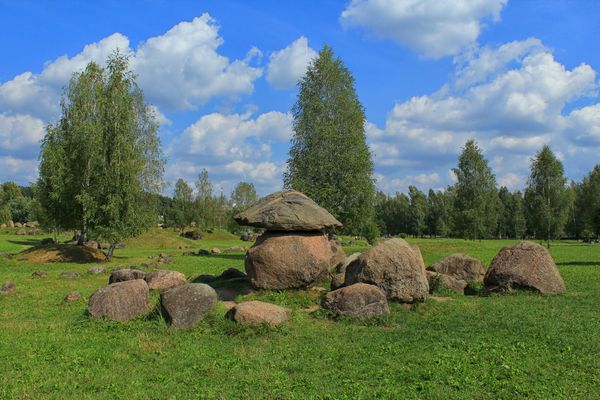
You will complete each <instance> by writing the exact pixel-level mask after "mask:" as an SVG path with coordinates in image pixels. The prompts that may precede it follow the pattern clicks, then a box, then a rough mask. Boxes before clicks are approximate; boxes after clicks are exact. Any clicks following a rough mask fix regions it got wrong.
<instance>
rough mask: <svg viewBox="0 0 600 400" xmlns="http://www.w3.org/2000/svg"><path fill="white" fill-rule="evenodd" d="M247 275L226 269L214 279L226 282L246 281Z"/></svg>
mask: <svg viewBox="0 0 600 400" xmlns="http://www.w3.org/2000/svg"><path fill="white" fill-rule="evenodd" d="M247 278H248V275H246V274H245V273H243V272H242V271H240V270H239V269H237V268H228V269H226V270H225V271H223V272H221V275H219V276H218V277H216V278H215V279H216V280H219V281H228V280H232V279H247Z"/></svg>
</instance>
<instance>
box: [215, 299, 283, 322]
mask: <svg viewBox="0 0 600 400" xmlns="http://www.w3.org/2000/svg"><path fill="white" fill-rule="evenodd" d="M225 317H226V318H229V319H230V320H232V321H234V322H237V323H238V324H241V325H263V324H267V325H271V326H276V325H280V324H282V323H284V322H286V321H287V320H288V319H289V310H288V309H286V308H283V307H279V306H276V305H275V304H270V303H265V302H262V301H256V300H254V301H246V302H243V303H240V304H237V305H236V306H235V307H233V308H231V309H230V310H229V311H227V314H225Z"/></svg>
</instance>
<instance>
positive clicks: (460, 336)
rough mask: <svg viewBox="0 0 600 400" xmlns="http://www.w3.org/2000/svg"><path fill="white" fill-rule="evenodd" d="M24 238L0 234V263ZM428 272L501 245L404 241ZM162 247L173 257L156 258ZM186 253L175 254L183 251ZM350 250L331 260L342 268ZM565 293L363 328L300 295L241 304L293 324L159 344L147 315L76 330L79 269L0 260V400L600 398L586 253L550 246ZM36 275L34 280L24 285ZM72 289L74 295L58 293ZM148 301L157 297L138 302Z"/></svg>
mask: <svg viewBox="0 0 600 400" xmlns="http://www.w3.org/2000/svg"><path fill="white" fill-rule="evenodd" d="M37 240H39V238H36V239H35V240H32V239H31V238H30V237H23V236H15V235H12V234H7V233H6V232H0V252H13V253H14V252H18V251H20V250H23V249H25V248H28V247H29V246H31V245H32V244H34V242H36V241H37ZM409 241H410V242H411V243H416V244H418V245H419V246H420V247H421V249H422V252H423V256H424V258H425V262H426V263H427V264H430V263H432V262H434V261H436V260H438V259H440V258H442V257H444V256H446V255H449V254H451V253H454V252H464V253H466V254H469V255H471V256H474V257H477V258H479V259H481V260H483V261H484V262H485V263H486V264H489V262H490V261H491V259H492V258H493V256H494V255H495V254H496V253H497V251H498V250H499V249H500V248H501V247H502V246H504V245H507V244H511V243H514V242H510V241H482V242H472V241H463V240H447V239H443V240H442V239H440V240H433V239H423V240H410V239H409ZM170 246H173V247H170ZM186 246H189V249H183V250H181V249H177V247H186ZM230 246H248V243H244V242H241V241H238V240H236V239H235V238H230V237H228V236H227V235H219V234H218V233H217V234H214V235H212V237H208V238H207V239H203V240H200V241H197V242H193V241H189V240H185V239H179V238H178V237H177V235H176V234H175V233H174V232H167V231H165V232H161V233H158V232H157V231H155V232H154V234H150V235H146V236H144V237H142V238H138V239H136V240H133V241H130V246H129V247H128V248H126V249H122V250H117V251H116V253H115V254H116V256H115V259H114V260H113V261H112V262H111V264H110V265H108V266H109V267H111V268H112V267H117V266H129V265H136V264H138V265H139V264H140V263H141V262H145V261H148V259H147V256H148V255H156V254H158V253H159V252H161V251H163V252H164V251H166V252H167V253H169V254H181V253H182V252H184V251H189V250H190V249H191V248H194V249H197V248H200V247H202V248H205V249H210V248H212V247H220V248H225V247H230ZM360 246H364V244H361V243H359V244H358V245H357V247H355V248H352V249H346V251H347V253H350V252H352V251H355V250H357V249H359V248H360ZM551 253H552V256H553V257H554V259H555V261H556V263H557V264H558V266H559V268H560V271H561V274H562V276H563V278H564V279H565V283H566V286H567V293H566V294H565V295H562V296H542V295H537V294H530V293H518V294H511V295H505V296H497V295H496V296H490V297H480V296H464V297H459V296H454V297H453V299H452V300H451V301H447V302H443V303H438V302H434V301H432V300H428V301H427V302H425V303H423V304H421V305H418V306H414V307H412V308H411V309H405V308H404V307H402V306H400V305H397V304H393V305H392V307H391V308H392V314H391V316H389V317H387V318H384V319H379V320H375V321H370V322H358V321H351V320H342V321H337V322H334V321H331V320H329V319H327V317H326V316H325V314H324V313H322V312H319V311H317V312H313V313H309V312H305V311H303V310H305V309H306V308H309V307H310V306H311V305H315V304H318V302H319V296H318V295H317V294H315V292H314V291H307V292H302V291H288V292H263V293H254V294H251V295H248V296H247V297H249V298H250V297H251V298H258V299H261V300H265V301H269V302H272V303H276V304H280V305H284V306H287V307H290V308H292V309H293V313H292V318H291V321H290V322H289V323H288V324H286V325H285V326H283V327H280V328H264V327H263V328H240V327H238V326H236V325H234V324H233V323H231V322H229V321H227V320H225V319H224V317H223V316H224V314H225V308H224V306H222V305H221V304H219V305H218V306H217V307H216V308H215V309H214V310H213V312H211V314H210V315H209V316H208V318H207V319H206V320H205V321H203V322H202V323H201V325H200V326H198V327H197V328H195V329H193V330H188V331H175V330H172V329H170V328H169V327H168V326H167V325H166V324H165V322H164V321H163V320H162V319H161V317H160V315H159V314H158V313H156V312H152V313H150V314H149V315H148V316H147V317H145V318H141V319H138V320H135V321H132V322H129V323H112V322H107V321H95V320H90V319H88V318H87V317H86V315H85V311H86V307H87V303H86V302H84V301H82V302H75V303H70V304H65V303H63V301H62V299H63V297H64V296H65V295H66V294H67V293H69V292H70V291H73V290H79V291H80V292H81V293H82V294H83V295H84V297H85V298H86V299H87V298H88V297H89V296H90V295H91V294H92V293H93V292H94V291H95V290H97V289H98V288H100V287H102V286H104V285H106V283H107V281H108V274H101V275H90V274H87V273H86V271H87V269H88V268H90V267H91V266H93V265H91V264H79V265H77V264H68V263H61V264H46V265H32V264H24V263H19V262H17V261H14V260H10V261H7V260H4V259H0V284H2V283H3V282H4V281H6V280H11V281H13V282H14V283H15V284H16V286H17V290H16V293H15V294H13V295H10V296H0V369H1V370H0V399H88V398H94V399H96V398H99V399H120V398H125V399H194V398H209V399H212V398H219V399H220V398H222V399H239V398H248V399H274V398H281V399H358V398H369V399H370V398H373V399H375V398H377V399H381V398H390V399H413V398H415V399H417V398H419V399H421V398H423V399H500V398H501V399H515V398H535V399H557V398H558V399H562V398H564V399H576V398H580V399H594V398H600V308H599V304H600V246H599V245H584V244H580V243H575V242H561V243H557V244H556V245H555V246H554V247H553V248H552V250H551ZM230 267H235V268H239V269H242V270H243V254H242V253H234V254H221V255H212V256H206V257H192V256H181V255H177V256H175V257H174V263H173V264H171V265H168V266H166V268H168V269H174V270H178V271H181V272H183V273H185V274H186V275H188V276H192V275H195V274H200V273H210V274H216V273H219V272H221V271H223V270H225V269H227V268H230ZM36 269H44V270H46V271H48V273H49V276H48V277H47V278H45V279H33V278H31V276H30V275H31V273H32V271H34V270H36ZM63 271H77V272H80V273H82V276H81V277H80V278H78V279H74V280H67V279H62V278H60V277H59V274H60V273H61V272H63ZM153 301H155V302H156V301H157V296H156V295H154V296H153Z"/></svg>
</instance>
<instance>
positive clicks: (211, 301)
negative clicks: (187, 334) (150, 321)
mask: <svg viewBox="0 0 600 400" xmlns="http://www.w3.org/2000/svg"><path fill="white" fill-rule="evenodd" d="M216 303H217V292H215V290H214V289H213V288H212V287H210V286H208V285H205V284H202V283H187V284H185V285H182V286H178V287H176V288H173V289H170V290H167V291H166V292H163V293H162V294H161V295H160V304H161V309H162V312H163V315H164V316H165V318H166V319H167V321H168V322H169V324H170V325H171V326H172V327H174V328H178V329H186V328H193V327H194V326H196V325H197V324H198V322H199V321H200V320H201V319H202V318H203V317H204V316H205V315H206V314H207V313H208V312H209V311H210V310H211V309H212V308H213V307H214V305H215V304H216Z"/></svg>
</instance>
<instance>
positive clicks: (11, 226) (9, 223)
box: [8, 220, 15, 228]
mask: <svg viewBox="0 0 600 400" xmlns="http://www.w3.org/2000/svg"><path fill="white" fill-rule="evenodd" d="M8 227H9V228H14V227H15V223H14V222H13V221H12V220H10V221H8Z"/></svg>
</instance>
